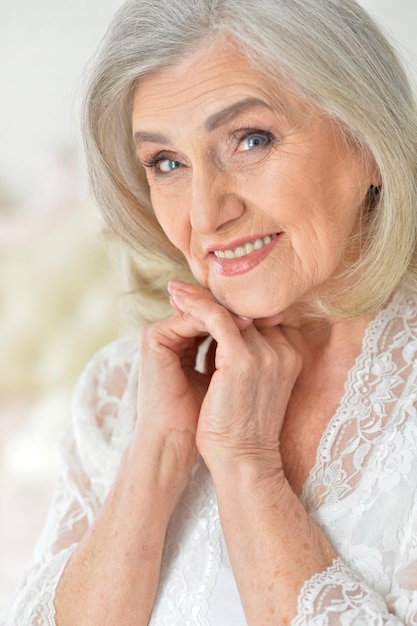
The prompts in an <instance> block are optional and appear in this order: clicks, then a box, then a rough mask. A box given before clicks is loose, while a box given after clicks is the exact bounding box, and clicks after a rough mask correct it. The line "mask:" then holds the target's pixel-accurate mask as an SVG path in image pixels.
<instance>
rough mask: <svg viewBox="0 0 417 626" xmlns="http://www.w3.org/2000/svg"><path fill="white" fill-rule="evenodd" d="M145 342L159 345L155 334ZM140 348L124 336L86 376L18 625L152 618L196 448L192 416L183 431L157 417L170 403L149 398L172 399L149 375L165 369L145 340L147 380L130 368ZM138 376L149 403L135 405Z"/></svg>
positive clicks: (13, 616) (16, 616) (17, 610)
mask: <svg viewBox="0 0 417 626" xmlns="http://www.w3.org/2000/svg"><path fill="white" fill-rule="evenodd" d="M157 331H158V327H157V328H156V333H157ZM153 332H154V331H153V330H151V331H149V333H150V335H153ZM141 338H142V339H144V335H143V334H142V335H141ZM144 342H145V344H146V345H150V344H151V343H152V344H153V345H154V347H155V345H159V344H158V342H157V341H155V342H153V341H150V340H149V336H147V337H146V339H144ZM133 348H134V349H133V350H132V344H131V342H129V348H128V349H127V350H126V349H125V348H124V347H123V345H122V346H121V345H120V342H118V343H117V344H116V347H115V348H114V347H109V348H106V349H105V350H104V351H103V352H102V353H99V355H98V356H97V357H96V358H95V359H94V361H93V362H92V363H91V364H90V365H89V366H88V367H87V369H86V371H85V372H84V374H83V375H82V377H81V379H80V381H79V384H78V386H77V389H76V392H75V395H74V402H73V423H72V425H73V429H72V436H71V441H68V448H69V452H68V453H67V455H66V459H65V467H64V471H63V474H62V477H61V480H60V486H59V489H58V492H57V497H56V498H55V501H54V504H53V507H52V510H51V513H50V516H49V522H48V525H47V527H46V529H45V532H44V535H43V540H42V541H41V542H40V544H39V547H38V554H39V556H38V558H37V559H36V561H37V563H36V565H35V567H34V568H33V570H32V571H31V572H30V573H29V575H28V577H27V581H26V584H25V586H24V587H23V588H22V591H21V593H20V594H19V597H18V598H17V600H16V603H15V606H14V608H13V609H12V612H11V613H10V617H9V620H10V621H9V622H8V623H9V624H10V625H13V626H17V624H24V626H35V625H36V624H39V623H41V624H42V625H43V626H55V625H56V624H58V625H59V626H61V624H72V625H75V624H76V625H77V626H82V625H84V624H88V625H89V626H92V625H94V626H95V624H98V623H100V624H102V625H105V624H115V623H120V622H123V623H124V624H129V623H134V624H135V626H137V625H138V624H140V623H143V624H145V623H147V621H148V619H149V614H150V611H151V608H152V604H153V597H154V595H155V591H156V587H157V585H158V580H159V563H160V555H161V552H162V548H163V544H164V539H165V530H166V525H167V520H168V518H169V517H170V513H171V511H172V509H173V508H174V506H175V503H176V502H177V500H178V498H179V496H180V494H181V492H182V489H183V487H184V485H185V484H186V482H187V480H188V474H189V470H190V467H191V466H192V465H193V463H194V460H195V456H196V451H195V444H194V436H190V433H189V431H187V429H186V426H187V424H186V422H185V421H184V422H183V423H182V428H184V432H182V431H179V432H178V430H176V429H175V428H173V429H171V430H170V429H169V428H168V429H165V430H164V425H165V424H166V422H165V421H164V420H162V424H161V422H154V420H153V417H155V416H157V415H158V413H159V414H160V415H163V413H164V411H163V407H161V410H160V411H159V410H158V406H152V407H150V406H147V405H146V402H147V399H149V398H150V399H151V401H154V399H155V398H161V397H162V398H164V396H163V394H161V393H160V392H161V387H160V378H159V379H158V383H157V393H154V392H155V389H154V388H152V385H151V381H150V378H149V376H147V374H150V372H151V371H152V369H154V370H155V371H156V372H157V373H158V372H159V367H158V364H156V365H155V367H153V366H152V363H153V362H154V359H153V357H152V355H150V354H149V353H148V354H147V355H146V354H145V353H146V352H147V348H146V346H145V347H142V346H139V351H142V353H143V354H142V358H143V361H144V362H146V361H147V363H146V364H147V368H146V369H142V372H145V374H144V377H145V378H143V377H142V376H141V375H139V376H138V375H137V372H136V371H131V362H132V360H133V356H134V355H135V353H136V349H135V346H133ZM155 349H156V348H155ZM125 353H126V354H125ZM163 357H164V354H163V353H162V358H163ZM156 360H157V359H156ZM163 361H164V364H165V365H166V359H164V358H163ZM170 375H171V382H172V383H173V385H174V387H175V382H174V380H173V375H172V372H170ZM138 378H139V388H141V390H142V396H141V397H142V400H143V402H142V403H141V402H137V410H135V404H136V398H137V388H138V383H137V379H138ZM155 384H156V383H155ZM147 391H149V394H148V393H147ZM177 408H178V409H179V410H180V409H181V405H180V403H178V404H177ZM174 413H175V415H176V412H174V411H172V409H171V411H168V414H170V415H172V414H174ZM192 419H194V420H195V415H193V416H192ZM153 422H154V423H153ZM193 423H195V422H193ZM135 424H136V426H135ZM129 441H130V444H129V445H128V447H127V448H126V445H127V443H128V442H129ZM179 457H180V461H181V462H180V463H179V462H178V460H179ZM120 459H122V461H121V462H120ZM126 587H127V588H126ZM135 611H139V613H138V614H135V615H133V614H134V612H135ZM125 618H126V619H125ZM129 620H130V622H129Z"/></svg>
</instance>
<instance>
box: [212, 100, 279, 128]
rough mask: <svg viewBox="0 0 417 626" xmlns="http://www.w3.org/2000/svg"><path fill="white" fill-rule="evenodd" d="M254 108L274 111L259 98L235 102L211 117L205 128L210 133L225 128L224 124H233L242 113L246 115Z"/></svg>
mask: <svg viewBox="0 0 417 626" xmlns="http://www.w3.org/2000/svg"><path fill="white" fill-rule="evenodd" d="M254 107H263V108H266V109H269V110H270V111H271V110H272V109H271V107H270V106H269V105H268V104H267V103H266V102H264V101H263V100H260V99H259V98H245V99H244V100H239V102H235V103H234V104H231V105H230V106H228V107H226V108H225V109H222V110H221V111H218V113H213V115H210V116H209V117H208V118H207V120H206V121H205V124H204V128H205V129H206V130H208V131H212V130H215V129H216V128H218V127H219V126H223V125H224V124H227V123H228V122H231V121H232V120H234V118H235V117H237V116H238V115H240V114H241V113H244V112H245V111H247V110H248V109H253V108H254Z"/></svg>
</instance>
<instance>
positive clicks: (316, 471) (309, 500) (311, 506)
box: [300, 292, 402, 511]
mask: <svg viewBox="0 0 417 626" xmlns="http://www.w3.org/2000/svg"><path fill="white" fill-rule="evenodd" d="M401 301H402V298H401V294H400V293H399V292H397V293H395V294H394V296H392V297H391V299H390V300H389V302H388V303H387V305H386V306H385V307H383V308H382V309H381V310H380V311H378V312H377V313H376V315H375V316H374V318H373V319H372V320H370V322H369V323H368V324H367V326H366V328H365V332H364V334H363V338H362V346H361V350H360V352H359V354H358V355H357V357H356V358H355V360H354V362H353V364H352V366H351V367H350V369H349V371H348V374H347V377H346V381H345V384H344V391H343V394H342V396H341V399H340V402H339V404H338V406H337V409H336V411H335V412H334V414H333V415H332V417H331V418H330V420H329V422H328V423H327V425H326V427H325V428H324V431H323V433H322V435H321V437H320V439H319V443H318V446H317V450H316V455H315V461H314V464H313V466H312V467H311V468H310V471H309V472H308V475H307V478H306V480H305V481H304V484H303V486H302V489H301V494H300V500H301V502H302V503H303V505H304V506H305V507H306V509H307V511H316V510H318V509H320V508H321V507H322V506H324V505H325V504H326V503H327V501H328V499H329V495H330V494H331V493H332V489H331V486H330V489H329V493H328V494H327V495H326V496H325V497H324V499H323V500H322V501H320V503H317V502H316V500H318V494H317V492H318V488H322V485H323V479H324V475H325V470H326V467H327V466H328V465H329V461H330V460H331V450H332V446H333V444H334V442H335V440H336V437H337V435H338V433H339V432H340V429H341V428H342V427H343V426H344V425H345V424H346V422H347V421H348V419H349V416H350V414H351V412H350V411H349V409H352V408H353V406H354V405H355V400H357V399H358V397H359V396H360V393H361V392H360V390H359V389H358V384H357V383H358V381H359V377H360V373H361V372H364V371H366V365H368V368H369V365H370V362H371V360H372V356H373V352H374V351H375V345H376V344H375V339H376V337H381V336H382V333H383V330H384V328H386V326H387V324H388V323H389V321H390V320H392V319H393V317H394V316H395V311H396V310H397V308H398V306H399V305H400V303H401ZM355 383H356V384H355ZM320 499H321V498H320Z"/></svg>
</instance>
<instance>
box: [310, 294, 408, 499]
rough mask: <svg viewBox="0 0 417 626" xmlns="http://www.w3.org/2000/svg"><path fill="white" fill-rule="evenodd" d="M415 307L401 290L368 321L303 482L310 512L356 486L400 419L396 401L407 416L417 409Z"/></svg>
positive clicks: (404, 415)
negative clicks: (389, 427)
mask: <svg viewBox="0 0 417 626" xmlns="http://www.w3.org/2000/svg"><path fill="white" fill-rule="evenodd" d="M416 309H417V303H416V301H415V300H414V299H412V298H408V299H407V298H406V297H405V296H403V295H402V294H400V293H398V294H396V295H395V296H394V298H393V299H392V300H391V302H390V303H389V304H388V306H387V308H386V309H384V310H382V311H381V312H380V313H379V314H378V315H377V316H376V318H375V319H374V320H373V321H372V322H371V323H370V324H369V325H368V328H367V330H366V332H365V336H364V340H363V349H362V353H361V354H360V355H359V357H358V358H357V360H356V362H355V364H354V366H353V367H352V369H351V371H350V372H349V375H348V379H347V382H346V385H345V394H344V396H343V398H342V400H341V403H340V405H339V407H338V410H337V411H336V413H335V415H334V416H333V418H332V419H331V420H330V423H329V425H328V427H327V429H326V430H325V432H324V433H323V436H322V438H321V441H320V443H319V446H318V449H317V455H316V462H315V465H314V466H313V468H312V470H311V472H310V474H309V477H308V478H307V481H306V482H305V484H304V486H303V490H302V494H301V501H302V502H303V504H304V506H305V507H306V509H307V510H308V511H310V512H312V511H317V510H318V509H319V508H320V507H321V506H323V505H324V504H326V505H327V504H334V503H337V502H338V501H339V500H340V499H342V498H346V497H347V496H348V495H349V494H350V493H352V492H353V491H354V490H355V488H356V487H357V484H358V482H359V481H360V480H361V478H362V474H363V468H364V466H365V465H366V463H368V462H369V460H370V458H371V457H372V454H373V453H374V450H375V444H376V443H377V442H378V441H379V439H380V438H381V437H384V436H385V428H386V425H387V423H388V421H389V419H391V418H392V417H396V418H397V420H398V419H401V417H400V416H399V415H395V414H394V412H393V409H394V408H395V405H396V404H397V403H398V405H397V406H399V407H400V408H401V411H402V416H403V417H402V419H403V421H404V420H405V419H409V418H410V413H412V412H413V411H414V413H415V407H413V405H414V404H415V402H416V400H417V385H416V383H415V376H414V377H413V375H412V369H413V367H415V358H416V357H415V354H416V353H417V318H416ZM397 327H398V328H397ZM390 337H392V339H391V343H389V338H390ZM410 370H411V371H410ZM407 380H408V386H407V387H406V392H407V393H406V394H405V393H404V388H405V386H406V382H405V381H407ZM399 398H400V401H399ZM402 398H404V400H403V399H402ZM397 427H398V423H397Z"/></svg>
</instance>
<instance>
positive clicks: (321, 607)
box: [291, 559, 400, 626]
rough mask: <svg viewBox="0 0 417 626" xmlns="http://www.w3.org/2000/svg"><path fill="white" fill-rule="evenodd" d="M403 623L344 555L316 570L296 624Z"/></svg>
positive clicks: (377, 625) (301, 600)
mask: <svg viewBox="0 0 417 626" xmlns="http://www.w3.org/2000/svg"><path fill="white" fill-rule="evenodd" d="M383 624H384V625H388V624H392V625H394V624H397V625H398V624H400V622H399V620H398V619H396V618H395V617H394V616H393V615H390V613H389V612H388V610H387V606H386V604H385V602H384V601H383V599H382V597H381V596H380V595H379V594H377V593H375V592H374V591H373V590H372V589H370V588H369V587H368V586H367V585H365V584H364V583H362V582H361V580H360V578H359V577H357V576H356V575H354V574H352V571H351V570H349V569H348V568H347V567H346V565H345V564H344V563H343V562H342V561H341V559H336V560H335V561H334V562H333V564H332V565H331V566H330V567H329V568H328V569H327V570H325V571H324V572H320V573H319V574H315V575H314V576H313V577H312V578H311V579H310V580H309V581H307V583H305V585H304V587H303V588H302V590H301V593H300V595H299V598H298V612H297V616H296V617H295V618H294V619H293V621H292V622H291V625H292V626H382V625H383Z"/></svg>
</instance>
